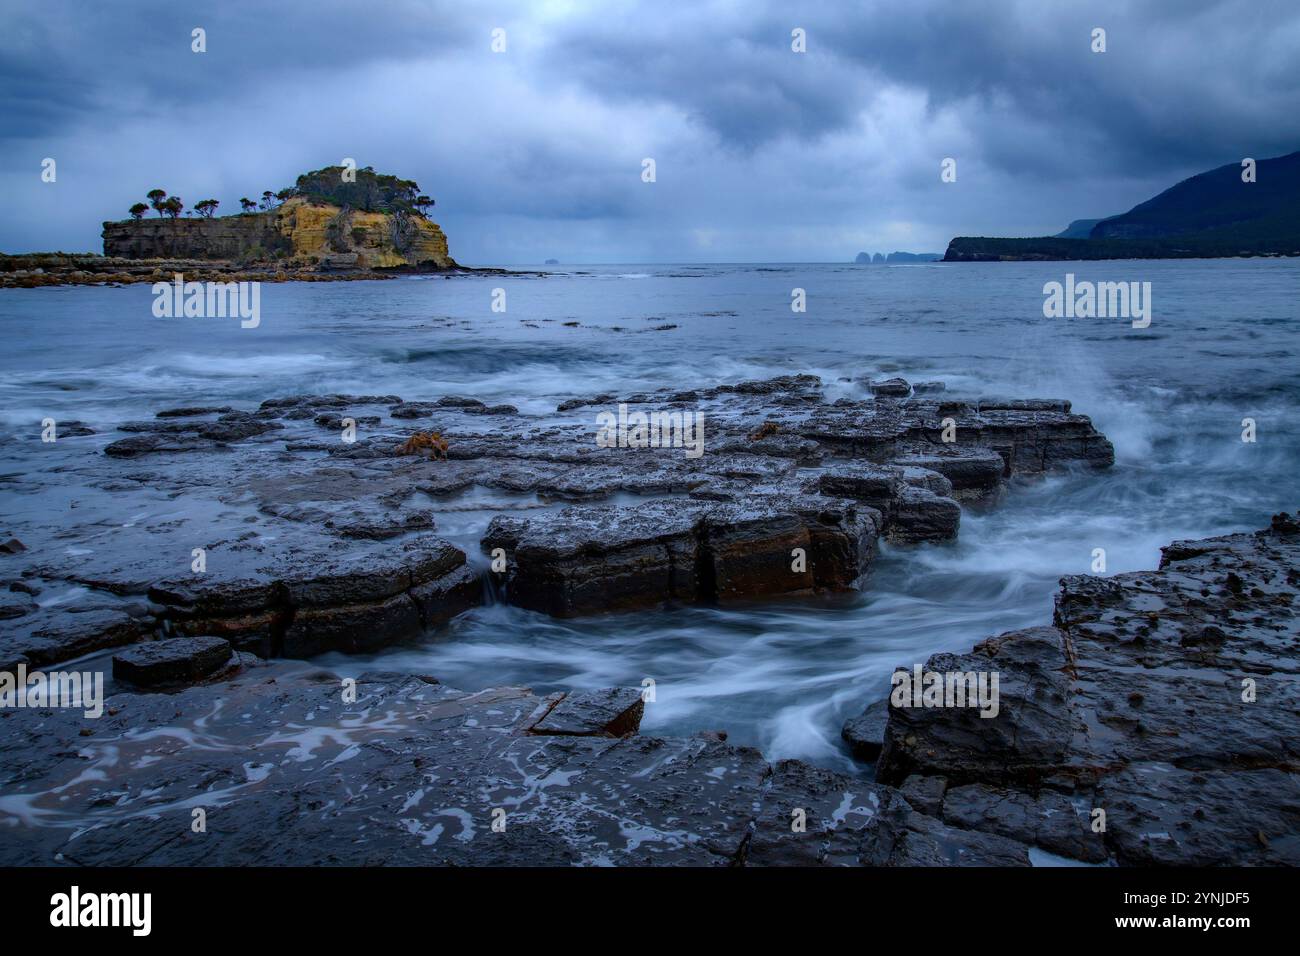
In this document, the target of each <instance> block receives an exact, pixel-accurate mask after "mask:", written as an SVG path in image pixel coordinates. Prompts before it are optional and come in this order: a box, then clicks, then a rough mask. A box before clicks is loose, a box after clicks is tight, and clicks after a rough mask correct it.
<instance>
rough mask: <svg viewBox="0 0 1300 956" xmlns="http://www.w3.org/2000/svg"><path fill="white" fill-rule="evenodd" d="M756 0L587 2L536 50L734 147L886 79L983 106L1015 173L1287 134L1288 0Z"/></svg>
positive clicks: (825, 129) (1161, 160) (1284, 147)
mask: <svg viewBox="0 0 1300 956" xmlns="http://www.w3.org/2000/svg"><path fill="white" fill-rule="evenodd" d="M763 6H764V5H762V4H745V5H744V7H743V8H737V7H735V6H732V5H729V4H715V5H713V6H706V7H702V8H696V9H695V11H694V12H693V13H686V14H682V13H676V14H674V15H672V16H671V17H670V18H668V19H666V20H659V19H658V18H656V17H644V18H641V19H640V20H639V21H638V22H637V28H636V29H633V30H630V29H629V28H628V27H629V20H630V19H631V18H624V17H615V16H606V17H593V18H592V19H591V20H590V21H584V22H580V23H576V24H574V25H572V27H571V29H569V30H568V31H567V32H566V33H565V34H564V35H563V36H561V37H560V38H559V39H558V40H557V42H555V43H554V44H553V47H552V50H551V54H552V55H551V59H550V62H551V63H552V64H553V65H555V66H557V67H558V65H559V64H562V63H563V64H568V68H569V69H570V70H571V71H573V72H575V73H576V74H577V75H579V76H581V77H582V78H583V79H584V81H585V82H587V83H589V84H590V85H591V86H592V87H594V88H598V89H600V90H602V91H603V92H604V94H605V95H607V96H610V97H621V98H624V99H626V100H628V101H638V100H640V101H655V100H661V101H665V102H671V103H675V104H677V105H679V106H681V107H682V108H683V109H684V110H685V111H686V112H687V113H688V114H689V115H690V116H691V117H693V118H694V119H696V120H697V121H699V122H700V123H703V124H704V125H706V126H707V127H709V128H710V129H712V130H713V131H714V132H716V133H717V134H718V136H719V137H720V138H721V140H722V142H723V143H725V144H729V145H732V146H736V147H740V148H744V149H754V148H756V147H758V146H761V145H763V144H765V143H767V142H770V141H771V140H773V139H777V138H780V137H782V136H817V135H824V134H826V133H829V132H833V131H835V130H838V129H842V128H844V127H845V126H848V125H850V124H851V123H852V122H853V121H854V119H855V117H856V116H857V114H858V111H859V109H860V108H861V106H862V103H863V99H864V97H865V96H868V95H869V94H870V93H871V91H872V90H873V89H875V88H878V87H879V86H880V85H882V84H886V83H891V84H901V85H905V86H911V87H915V88H917V89H921V90H924V91H925V93H926V94H927V96H928V98H929V100H930V104H931V107H932V108H935V109H938V108H942V107H945V106H954V107H956V108H958V109H965V108H968V107H971V106H975V105H980V104H982V105H984V106H987V107H990V113H991V114H993V115H991V116H990V120H991V124H990V126H989V128H988V129H987V136H988V141H987V152H988V157H989V158H990V159H991V160H993V161H994V162H995V163H996V164H997V165H998V166H1000V167H1003V168H1008V169H1015V170H1019V171H1021V172H1028V173H1030V174H1040V175H1045V176H1056V175H1060V174H1062V173H1065V172H1073V171H1074V170H1076V169H1077V168H1079V167H1080V166H1082V165H1084V164H1091V165H1093V167H1094V168H1098V167H1106V168H1109V169H1122V168H1124V167H1125V166H1126V165H1127V164H1129V163H1132V162H1134V161H1140V162H1143V163H1145V164H1148V165H1149V164H1151V163H1153V162H1154V163H1157V164H1160V165H1170V164H1172V165H1175V166H1179V167H1180V168H1185V167H1187V166H1189V165H1190V166H1193V167H1196V168H1200V167H1202V166H1203V165H1205V164H1206V163H1207V162H1210V163H1219V162H1224V161H1228V160H1230V159H1231V158H1232V157H1233V156H1234V155H1236V152H1237V151H1239V150H1240V149H1241V148H1243V147H1246V146H1249V147H1251V148H1252V149H1254V151H1256V152H1258V153H1259V154H1261V155H1274V154H1276V153H1281V152H1288V151H1290V150H1293V149H1295V148H1297V145H1300V144H1298V142H1297V140H1298V136H1297V134H1298V133H1300V122H1298V121H1297V117H1298V116H1300V5H1297V4H1296V3H1294V2H1293V0H1264V2H1259V3H1244V2H1241V0H1163V2H1159V0H1151V2H1147V3H1141V4H1127V3H1113V2H1112V3H1087V4H1081V3H1052V2H1043V0H1018V2H1000V3H966V2H958V0H913V2H909V3H888V4H874V5H867V4H819V5H813V6H809V7H804V8H800V9H797V10H794V9H788V8H787V6H786V5H784V4H768V5H767V7H768V8H767V9H763ZM794 27H802V28H803V29H804V30H805V31H806V33H807V42H808V49H809V55H808V56H806V57H803V58H800V57H793V56H788V55H774V53H781V54H785V53H788V51H789V49H790V42H791V41H790V31H791V29H792V28H794ZM1094 27H1102V28H1104V29H1105V30H1106V31H1107V51H1106V52H1105V53H1104V54H1098V53H1094V52H1093V51H1092V49H1091V31H1092V29H1093V28H1094ZM1266 51H1271V53H1272V55H1265V54H1266ZM999 113H1002V114H1009V115H1010V116H1011V117H1012V118H1013V120H1014V121H1013V122H1011V123H1008V124H1003V123H999V122H998V119H999V117H998V115H997V114H999ZM1027 122H1028V123H1036V124H1043V125H1046V126H1049V127H1052V128H1053V129H1054V130H1055V131H1056V132H1057V134H1058V135H1057V137H1056V142H1057V143H1058V144H1059V146H1058V149H1056V150H1053V151H1049V152H1045V153H1044V154H1042V155H1039V156H1034V157H1032V161H1031V162H1026V155H1025V151H1024V146H1025V144H1024V143H1023V141H1021V139H1020V131H1021V130H1022V129H1023V126H1024V124H1025V123H1027ZM1225 147H1226V148H1227V149H1228V150H1229V152H1228V153H1227V155H1226V156H1225V153H1224V148H1225Z"/></svg>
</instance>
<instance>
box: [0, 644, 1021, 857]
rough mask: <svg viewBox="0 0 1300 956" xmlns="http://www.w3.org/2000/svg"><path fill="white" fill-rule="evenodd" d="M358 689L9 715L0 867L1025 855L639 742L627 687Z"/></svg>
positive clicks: (289, 684) (162, 699) (166, 699)
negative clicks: (543, 692) (553, 691)
mask: <svg viewBox="0 0 1300 956" xmlns="http://www.w3.org/2000/svg"><path fill="white" fill-rule="evenodd" d="M355 680H356V684H355V691H356V696H355V699H352V698H351V697H345V694H344V691H345V686H344V683H343V680H342V678H341V676H340V675H338V674H332V673H328V672H325V671H321V670H318V669H314V668H310V667H309V666H307V665H303V664H298V663H292V662H278V663H274V664H265V663H253V664H250V666H248V667H246V668H245V669H244V670H243V671H242V672H241V674H240V676H239V677H237V678H236V679H233V680H229V681H222V682H215V683H209V684H205V685H202V686H195V687H190V688H187V689H184V690H182V691H180V692H178V693H172V694H160V693H148V692H132V693H120V694H116V695H114V696H112V697H110V698H109V699H108V700H107V701H105V708H104V716H103V717H102V718H100V719H98V720H88V719H86V718H84V717H82V716H81V715H80V713H79V712H73V711H69V710H57V709H48V710H31V709H24V710H16V711H10V712H7V713H6V715H5V716H4V717H3V719H0V793H2V794H3V798H2V799H0V832H3V833H4V837H5V838H4V840H2V841H0V865H10V866H12V865H33V864H45V865H55V864H63V865H69V864H71V865H83V866H104V865H150V866H152V865H163V866H169V865H185V866H188V865H197V866H218V865H223V866H258V865H264V866H288V865H302V866H319V865H340V864H343V865H398V866H417V865H418V866H430V865H459V866H499V865H518V866H554V865H591V866H596V865H624V866H626V865H635V866H641V865H690V866H738V865H753V866H758V865H807V864H813V865H963V864H985V865H988V864H1006V865H1024V864H1026V863H1027V862H1028V856H1027V854H1028V850H1027V847H1026V846H1024V845H1023V844H1019V843H1016V842H1015V841H1013V840H1010V839H1007V838H1005V837H1001V836H997V835H992V834H987V833H982V832H977V831H972V830H963V829H961V828H960V827H957V826H954V825H951V824H948V823H944V822H941V821H938V820H935V819H933V818H931V817H928V816H926V815H924V814H922V813H918V812H916V811H915V810H914V808H913V807H912V806H911V805H910V804H909V803H908V801H907V799H906V798H905V797H904V796H903V795H902V794H900V792H899V791H897V790H895V789H893V788H891V787H886V786H883V785H879V784H872V783H868V782H866V781H864V780H860V779H855V778H853V777H850V776H847V775H843V774H836V773H832V772H830V771H827V770H822V769H819V768H816V767H811V766H808V765H807V764H803V763H800V762H798V761H783V762H782V763H780V764H778V765H777V766H775V767H773V766H771V765H769V764H768V763H767V762H766V761H765V760H764V759H763V758H762V756H761V755H760V754H759V753H758V752H757V751H756V750H753V749H750V748H746V747H737V746H733V745H729V744H727V743H726V742H725V741H724V740H723V739H722V737H721V735H719V734H717V733H704V734H699V735H696V736H691V737H669V738H659V737H650V736H643V735H640V734H638V733H636V732H635V730H634V728H632V727H631V726H630V724H631V723H632V721H633V720H634V718H639V712H640V709H641V697H640V694H639V693H638V692H637V691H635V690H633V689H627V688H615V689H609V690H604V691H593V692H574V693H570V694H567V695H552V696H548V697H539V696H536V695H534V694H532V693H531V692H529V691H527V690H524V689H522V688H517V687H514V688H512V687H500V688H493V689H489V690H484V691H479V692H477V693H466V692H463V691H458V690H455V689H452V688H449V687H446V686H445V685H443V684H440V683H439V682H438V681H437V680H435V679H433V678H431V677H429V676H427V675H406V674H393V673H362V674H360V675H358V676H357V677H356V678H355ZM557 696H561V700H560V702H559V704H558V705H557V701H556V697H557ZM566 702H567V704H568V706H567V707H566V706H564V705H565V703H566ZM629 705H630V706H629ZM548 720H550V721H552V723H553V727H552V728H551V729H552V730H554V731H555V732H554V733H547V732H540V731H539V727H538V725H539V722H541V723H542V724H545V723H546V722H547V721H548ZM196 808H203V809H204V810H205V812H206V827H207V829H206V832H202V833H196V832H194V831H193V829H192V823H193V820H194V815H193V811H194V809H196Z"/></svg>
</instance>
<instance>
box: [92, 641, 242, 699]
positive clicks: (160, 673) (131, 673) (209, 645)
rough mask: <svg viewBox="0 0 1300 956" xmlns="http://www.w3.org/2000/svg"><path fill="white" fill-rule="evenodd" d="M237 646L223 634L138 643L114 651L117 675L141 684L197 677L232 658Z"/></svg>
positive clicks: (204, 675) (211, 672)
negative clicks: (222, 636) (119, 651)
mask: <svg viewBox="0 0 1300 956" xmlns="http://www.w3.org/2000/svg"><path fill="white" fill-rule="evenodd" d="M233 653H234V649H233V648H232V647H231V646H230V642H229V641H227V640H224V639H223V638H220V637H175V638H171V639H170V640H165V641H150V642H148V643H145V644H136V645H134V646H133V647H129V648H127V649H126V650H124V651H122V652H121V653H120V654H114V655H113V676H114V677H117V678H120V679H122V680H128V681H130V682H131V683H133V684H137V685H139V686H141V687H154V686H157V685H160V684H169V683H176V682H180V681H196V680H201V679H202V678H204V677H207V676H208V675H210V674H213V673H215V672H216V671H218V670H220V669H221V668H222V667H224V666H225V665H226V663H228V662H229V660H230V658H231V655H232V654H233Z"/></svg>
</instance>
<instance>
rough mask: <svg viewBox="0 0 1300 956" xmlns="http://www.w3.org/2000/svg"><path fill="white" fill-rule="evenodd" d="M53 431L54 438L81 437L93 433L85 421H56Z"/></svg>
mask: <svg viewBox="0 0 1300 956" xmlns="http://www.w3.org/2000/svg"><path fill="white" fill-rule="evenodd" d="M54 433H55V436H56V438H81V437H83V436H85V435H93V434H95V430H94V429H93V428H91V427H90V426H89V425H87V424H86V423H85V422H76V421H73V422H58V423H57V424H56V425H55V432H54Z"/></svg>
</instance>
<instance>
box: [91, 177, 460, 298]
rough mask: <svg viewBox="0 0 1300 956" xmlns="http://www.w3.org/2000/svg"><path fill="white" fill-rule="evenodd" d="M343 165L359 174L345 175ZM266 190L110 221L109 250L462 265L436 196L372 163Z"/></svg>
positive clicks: (128, 255)
mask: <svg viewBox="0 0 1300 956" xmlns="http://www.w3.org/2000/svg"><path fill="white" fill-rule="evenodd" d="M345 173H346V174H348V175H350V176H352V177H355V178H354V179H348V180H345V179H344V178H343V177H344V175H345ZM263 197H264V199H263V203H262V205H263V207H264V208H261V209H260V210H257V211H245V212H243V213H239V214H236V215H231V216H212V217H204V216H200V217H197V218H185V217H182V216H180V215H163V214H162V213H163V212H165V211H166V204H165V203H163V204H162V209H161V210H160V215H159V216H158V217H157V218H148V217H142V218H138V219H129V220H125V221H121V222H106V223H104V232H103V238H104V255H105V256H110V257H117V258H122V259H164V258H167V259H202V260H227V261H231V262H241V263H253V262H267V261H280V262H286V264H294V265H296V266H298V267H300V268H313V267H314V268H317V269H319V270H321V271H368V270H379V271H417V272H424V271H438V270H444V269H456V268H459V266H458V265H457V263H456V261H455V260H454V259H452V257H451V254H450V253H449V251H448V248H447V237H446V235H444V233H443V231H442V229H441V228H439V226H438V225H437V223H435V222H433V221H432V220H431V219H429V218H428V217H427V216H426V215H425V214H424V212H423V211H422V207H426V206H428V205H432V200H429V199H428V198H427V197H425V196H421V195H420V194H419V187H418V185H416V184H415V183H414V182H412V181H410V180H402V179H398V178H397V177H395V176H388V175H384V174H379V173H375V172H374V170H372V169H370V168H369V167H367V168H365V169H357V170H345V168H344V167H342V166H330V167H326V168H325V169H320V170H316V171H315V172H311V173H305V174H303V175H302V176H299V177H298V181H297V184H296V185H295V186H294V187H292V188H291V189H286V190H282V191H281V192H280V193H278V194H275V196H274V197H272V195H271V194H270V193H269V192H267V193H264V194H263ZM250 205H251V203H250ZM155 208H158V207H157V206H155ZM246 208H247V207H246Z"/></svg>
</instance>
